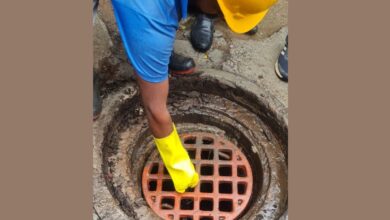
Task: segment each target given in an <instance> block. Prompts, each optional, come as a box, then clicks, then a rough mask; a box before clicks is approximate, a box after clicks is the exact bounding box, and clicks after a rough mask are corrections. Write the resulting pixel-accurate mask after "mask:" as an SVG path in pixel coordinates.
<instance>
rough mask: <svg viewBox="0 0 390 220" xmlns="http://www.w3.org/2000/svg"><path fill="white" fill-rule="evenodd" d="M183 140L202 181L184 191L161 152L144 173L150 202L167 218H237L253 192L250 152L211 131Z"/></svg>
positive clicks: (145, 191)
mask: <svg viewBox="0 0 390 220" xmlns="http://www.w3.org/2000/svg"><path fill="white" fill-rule="evenodd" d="M182 142H183V143H184V146H185V148H186V149H187V151H188V152H189V155H190V158H191V160H192V162H193V163H194V165H195V169H196V171H197V172H198V173H199V174H200V181H199V184H198V185H197V186H196V187H195V188H194V189H191V190H189V191H188V192H186V193H184V194H179V193H176V192H175V189H174V186H173V182H172V180H171V178H170V176H169V175H168V173H167V172H166V169H164V164H163V163H162V160H161V159H160V157H159V156H158V154H157V153H153V154H152V155H151V157H150V158H149V159H148V162H147V163H146V165H145V168H144V171H143V175H142V191H143V193H144V198H145V199H146V201H147V203H148V205H149V206H150V207H151V208H152V209H153V211H154V212H155V213H157V214H158V215H159V216H160V217H161V218H163V219H172V220H176V219H177V220H181V219H193V220H201V219H235V218H236V217H238V216H239V215H240V214H241V213H242V211H243V210H245V207H246V205H247V204H248V202H249V200H250V196H251V195H252V184H253V177H252V168H251V166H250V165H249V161H248V160H247V159H246V156H245V155H244V154H243V153H242V152H241V151H240V149H238V147H236V146H235V145H234V144H233V143H231V142H230V141H229V140H226V139H224V138H221V137H219V136H216V135H213V134H210V133H190V134H184V135H182Z"/></svg>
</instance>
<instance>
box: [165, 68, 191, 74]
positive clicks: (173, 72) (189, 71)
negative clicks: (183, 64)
mask: <svg viewBox="0 0 390 220" xmlns="http://www.w3.org/2000/svg"><path fill="white" fill-rule="evenodd" d="M170 72H171V74H174V75H190V74H193V73H194V72H195V67H194V68H191V69H188V70H183V71H174V70H171V71H170Z"/></svg>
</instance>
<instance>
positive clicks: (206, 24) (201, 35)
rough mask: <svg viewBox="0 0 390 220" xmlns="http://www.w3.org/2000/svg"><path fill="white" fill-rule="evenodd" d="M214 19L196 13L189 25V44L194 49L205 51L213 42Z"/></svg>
mask: <svg viewBox="0 0 390 220" xmlns="http://www.w3.org/2000/svg"><path fill="white" fill-rule="evenodd" d="M213 34H214V21H213V18H212V16H210V15H206V14H198V15H197V16H196V18H195V21H194V23H193V24H192V26H191V44H192V46H193V47H194V49H195V50H197V51H200V52H203V53H204V52H206V51H208V50H209V49H210V47H211V44H212V43H213Z"/></svg>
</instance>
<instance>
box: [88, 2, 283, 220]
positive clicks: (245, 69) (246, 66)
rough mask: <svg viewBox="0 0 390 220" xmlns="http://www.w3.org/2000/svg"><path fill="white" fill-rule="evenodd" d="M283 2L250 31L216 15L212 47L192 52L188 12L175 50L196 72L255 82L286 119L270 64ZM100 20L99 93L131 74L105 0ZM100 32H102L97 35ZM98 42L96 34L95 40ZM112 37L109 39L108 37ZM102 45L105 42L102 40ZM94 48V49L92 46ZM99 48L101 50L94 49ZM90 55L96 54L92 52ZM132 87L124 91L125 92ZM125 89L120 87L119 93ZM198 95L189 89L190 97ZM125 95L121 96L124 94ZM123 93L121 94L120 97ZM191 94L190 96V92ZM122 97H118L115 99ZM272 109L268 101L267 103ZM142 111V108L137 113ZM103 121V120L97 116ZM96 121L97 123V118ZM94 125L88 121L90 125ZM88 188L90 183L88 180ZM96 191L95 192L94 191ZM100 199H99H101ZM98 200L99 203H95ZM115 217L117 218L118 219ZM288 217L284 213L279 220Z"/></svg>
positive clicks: (279, 42)
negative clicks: (239, 31)
mask: <svg viewBox="0 0 390 220" xmlns="http://www.w3.org/2000/svg"><path fill="white" fill-rule="evenodd" d="M287 9H288V1H286V0H280V1H279V2H278V3H277V4H276V5H275V6H274V7H273V8H271V10H270V11H269V13H268V15H267V16H266V17H265V19H264V20H263V21H262V22H261V24H260V25H259V31H258V33H256V34H255V35H253V36H248V35H237V34H235V33H233V32H231V31H230V30H229V29H228V27H227V26H226V24H225V22H224V21H223V20H222V19H217V20H216V23H215V26H216V31H215V33H214V43H213V46H212V48H211V49H210V50H209V51H208V52H207V53H198V52H196V51H195V50H194V49H193V48H192V46H191V44H190V42H189V33H190V25H191V22H192V20H193V18H194V17H193V16H190V17H189V18H188V19H187V20H185V21H183V22H182V23H181V25H180V29H179V31H178V32H177V40H176V42H175V51H176V52H178V53H180V54H183V55H186V56H190V57H192V58H194V60H195V62H196V64H197V71H198V72H208V73H212V72H213V71H211V70H219V71H218V72H216V74H218V75H221V76H218V77H223V73H224V72H227V73H229V74H227V75H229V76H226V77H231V76H230V75H236V76H239V77H240V79H242V81H243V82H240V83H241V84H242V85H244V86H245V83H248V85H249V84H250V85H252V84H255V85H257V86H258V87H259V88H260V89H259V90H258V93H259V94H263V93H265V94H267V95H266V96H265V98H268V99H272V101H271V103H277V104H274V106H277V109H278V112H282V113H281V114H282V115H281V117H282V118H287V114H288V84H287V83H285V82H283V81H281V80H279V79H278V78H277V76H276V75H275V71H274V65H275V62H276V60H277V57H278V55H279V52H280V51H281V49H282V48H283V46H284V43H285V42H284V39H285V37H286V35H287V32H288V29H287V15H288V10H287ZM99 16H100V17H101V18H99V21H101V23H102V24H100V26H99V28H95V29H98V30H99V32H100V33H106V35H107V33H108V35H109V38H110V43H109V44H108V45H109V46H107V47H111V48H110V52H107V53H106V52H102V53H100V54H102V55H100V56H101V57H99V61H100V62H99V63H98V64H97V65H96V66H98V67H97V69H99V72H100V74H102V77H101V78H102V79H103V80H102V82H101V84H102V94H103V98H106V97H109V96H110V95H112V94H114V93H115V92H117V91H118V90H119V89H120V88H122V86H123V85H124V84H126V83H128V80H127V79H128V78H131V77H132V69H131V67H130V65H129V64H128V63H127V62H126V56H125V55H124V51H123V48H122V47H121V45H120V40H119V36H118V33H117V31H116V26H115V24H114V22H113V19H112V18H113V17H112V12H111V8H110V5H109V3H108V1H105V0H104V1H103V2H102V7H101V9H100V11H99ZM100 35H102V34H100ZM99 40H100V41H102V42H104V41H105V39H104V37H102V38H101V39H98V41H99ZM111 41H112V42H111ZM106 44H107V43H106ZM95 50H96V49H95ZM99 50H104V49H99ZM95 57H96V55H95ZM133 92H134V91H129V94H130V93H131V94H132V93H133ZM124 94H126V92H125V93H124ZM196 95H199V94H192V96H196ZM125 96H126V95H125ZM125 98H126V97H125ZM191 98H193V97H191ZM120 99H122V97H121V98H120ZM104 103H105V104H104V105H111V104H112V103H110V100H107V99H104ZM271 108H272V106H271ZM140 114H142V113H140ZM102 120H109V119H102ZM99 123H100V122H99ZM98 126H99V125H97V124H96V123H95V124H94V129H96V128H97V127H98ZM100 136H101V134H100V133H99V131H94V146H96V145H97V144H96V143H97V142H98V141H99V138H101V137H100ZM95 156H96V155H94V168H96V167H99V166H101V163H102V161H99V160H101V159H96V160H95ZM94 189H95V190H96V187H95V185H94ZM97 193H99V192H97ZM103 202H104V201H103ZM100 205H101V204H100ZM100 205H99V204H94V220H95V219H96V220H97V219H100V218H99V216H98V214H97V213H98V211H96V208H97V207H99V206H100ZM118 219H121V218H118ZM286 219H288V216H287V212H286V213H285V214H284V215H283V216H282V217H281V218H280V220H286Z"/></svg>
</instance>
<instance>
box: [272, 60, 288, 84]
mask: <svg viewBox="0 0 390 220" xmlns="http://www.w3.org/2000/svg"><path fill="white" fill-rule="evenodd" d="M275 73H276V75H277V76H278V78H279V79H281V80H283V81H285V82H287V79H286V78H284V77H283V76H282V74H281V73H280V70H279V65H278V62H276V63H275Z"/></svg>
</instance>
